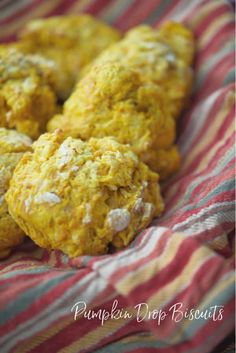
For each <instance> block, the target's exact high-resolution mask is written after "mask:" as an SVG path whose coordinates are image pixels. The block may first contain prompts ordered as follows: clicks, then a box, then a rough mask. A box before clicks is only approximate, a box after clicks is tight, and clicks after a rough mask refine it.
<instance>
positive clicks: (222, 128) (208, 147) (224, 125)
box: [184, 111, 234, 173]
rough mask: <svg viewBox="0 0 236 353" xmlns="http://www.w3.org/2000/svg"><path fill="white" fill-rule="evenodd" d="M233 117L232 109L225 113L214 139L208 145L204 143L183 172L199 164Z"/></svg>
mask: <svg viewBox="0 0 236 353" xmlns="http://www.w3.org/2000/svg"><path fill="white" fill-rule="evenodd" d="M233 118H234V112H233V111H232V112H231V113H229V114H228V115H227V117H226V118H225V121H224V124H222V125H221V126H220V127H219V129H218V131H217V133H216V136H215V139H214V140H213V141H211V142H210V143H209V144H208V145H206V146H205V147H204V149H202V150H201V151H200V152H199V153H198V154H197V156H196V157H195V158H194V160H193V162H192V163H190V164H189V165H188V167H187V168H185V170H184V171H185V173H191V171H193V170H195V169H197V167H198V166H199V164H200V163H201V160H202V158H204V157H205V156H206V154H207V152H208V151H209V150H210V149H211V148H213V147H214V145H215V143H217V141H219V140H220V139H223V138H224V133H225V131H226V130H227V129H228V127H229V125H230V124H232V121H233V120H232V119H233Z"/></svg>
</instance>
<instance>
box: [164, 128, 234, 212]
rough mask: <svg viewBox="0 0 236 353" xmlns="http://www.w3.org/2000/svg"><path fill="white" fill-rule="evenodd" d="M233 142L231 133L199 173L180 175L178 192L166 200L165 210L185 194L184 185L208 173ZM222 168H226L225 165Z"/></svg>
mask: <svg viewBox="0 0 236 353" xmlns="http://www.w3.org/2000/svg"><path fill="white" fill-rule="evenodd" d="M233 144H234V133H233V134H232V135H231V137H230V138H229V139H227V141H226V142H225V144H224V145H222V146H220V147H219V149H218V150H217V152H216V154H215V156H214V157H213V158H212V160H211V164H210V163H209V164H208V166H207V167H206V168H205V169H204V170H203V171H202V172H201V173H200V174H198V173H197V175H196V173H194V171H193V172H192V173H190V174H188V175H186V176H184V177H180V178H179V179H178V181H177V182H176V183H177V184H178V192H177V193H175V195H174V196H173V197H172V198H171V199H169V200H168V201H166V209H167V210H168V209H171V208H172V207H173V206H174V205H175V204H176V202H177V201H178V199H179V198H180V197H181V195H184V194H185V191H186V185H191V184H192V182H193V181H194V180H195V178H196V177H197V176H199V175H208V174H209V172H211V171H212V170H214V169H213V168H214V167H216V166H217V164H218V163H219V160H220V158H221V157H222V155H224V154H226V153H227V151H228V149H229V146H233ZM216 157H217V158H216ZM213 163H215V164H214V165H213ZM224 169H227V166H226V167H225V168H224ZM224 169H223V171H222V172H221V173H220V175H221V177H222V175H224ZM164 194H165V193H164ZM186 203H188V200H186Z"/></svg>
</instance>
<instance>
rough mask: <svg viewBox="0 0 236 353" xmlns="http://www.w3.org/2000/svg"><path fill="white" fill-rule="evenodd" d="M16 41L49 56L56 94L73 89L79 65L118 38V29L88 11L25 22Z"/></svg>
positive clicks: (65, 93)
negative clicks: (53, 72) (55, 80)
mask: <svg viewBox="0 0 236 353" xmlns="http://www.w3.org/2000/svg"><path fill="white" fill-rule="evenodd" d="M20 39H21V40H20V41H19V42H18V43H17V45H19V47H20V48H22V49H23V50H24V51H26V52H29V53H38V54H41V55H43V56H45V57H46V58H49V59H52V60H53V61H54V62H55V64H56V66H57V68H58V74H57V86H56V88H57V89H56V91H57V94H58V96H59V97H60V98H61V99H62V100H64V99H66V98H67V97H68V96H69V94H70V93H71V91H72V88H73V86H74V84H75V83H76V81H77V78H78V75H79V73H80V70H81V68H82V67H84V66H85V65H87V64H88V63H89V62H90V61H92V60H93V59H94V58H95V57H96V56H97V55H98V54H100V53H101V51H102V50H103V49H105V48H107V47H109V46H110V45H111V44H113V43H115V42H116V41H118V40H119V39H120V34H119V33H118V31H117V30H116V29H114V28H112V27H110V26H108V25H106V24H105V23H103V22H101V21H99V20H97V19H96V18H93V17H92V16H89V15H77V16H72V15H70V16H58V17H50V18H46V19H36V20H32V21H30V22H28V23H27V24H26V26H25V28H24V29H23V31H22V33H21V34H20Z"/></svg>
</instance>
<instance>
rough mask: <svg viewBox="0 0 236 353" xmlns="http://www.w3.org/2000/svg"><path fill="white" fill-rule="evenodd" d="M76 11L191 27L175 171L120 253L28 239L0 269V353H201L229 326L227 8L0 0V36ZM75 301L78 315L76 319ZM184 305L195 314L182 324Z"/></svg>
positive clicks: (126, 23)
mask: <svg viewBox="0 0 236 353" xmlns="http://www.w3.org/2000/svg"><path fill="white" fill-rule="evenodd" d="M81 11H84V12H89V13H91V14H94V15H96V16H98V17H100V18H102V19H103V20H105V21H107V22H109V23H112V24H114V25H115V26H116V27H118V28H120V29H121V30H123V31H126V30H127V29H128V28H130V27H133V26H135V25H137V24H139V23H142V22H145V23H149V24H151V25H153V26H158V25H159V24H160V22H163V21H165V20H167V19H170V18H171V19H175V20H178V21H182V22H184V23H186V24H187V25H188V26H189V27H190V28H191V29H192V30H193V32H194V34H195V37H196V41H197V55H196V60H195V72H196V80H195V88H194V95H193V98H192V101H191V102H190V104H189V108H188V109H187V110H186V112H185V113H184V114H183V116H182V118H181V121H180V123H179V137H178V143H179V145H180V150H181V154H182V157H183V163H182V168H181V170H180V172H179V173H178V174H177V175H175V176H174V177H173V178H172V179H171V180H169V181H168V182H166V183H165V184H164V185H163V193H164V197H165V202H166V211H165V214H164V215H163V217H162V218H160V219H158V220H155V221H154V222H153V223H152V225H151V226H150V227H149V228H148V229H146V230H145V231H143V232H142V233H141V234H139V235H138V236H137V237H136V239H135V240H134V241H133V243H132V244H131V245H130V246H129V247H128V248H126V249H125V250H123V251H121V252H119V253H116V254H112V255H105V256H83V257H79V258H77V259H74V260H69V259H68V258H67V257H66V256H65V255H62V254H61V253H59V252H56V251H54V252H51V253H49V252H47V251H45V250H43V249H40V248H37V247H36V246H35V245H34V244H33V243H32V242H30V240H28V241H26V242H25V243H24V244H23V245H22V246H21V247H20V248H19V249H17V250H16V251H15V252H14V253H13V254H12V255H11V256H10V257H9V258H8V259H6V260H5V261H2V262H1V264H0V265H1V272H0V307H1V315H0V347H1V348H0V351H1V352H2V353H8V352H9V353H13V352H14V353H29V352H30V353H51V352H59V353H78V352H99V353H110V352H113V353H128V352H132V353H142V352H147V353H152V352H157V353H182V352H186V353H207V352H210V351H211V350H212V349H213V348H214V347H215V346H216V345H217V344H218V343H219V342H220V341H222V340H223V339H224V338H225V337H226V336H227V335H228V334H229V333H230V332H231V331H232V329H233V326H234V258H233V251H232V249H233V237H234V232H233V227H234V165H235V159H234V156H235V151H234V84H233V82H234V15H233V7H232V5H230V3H229V2H226V1H223V0H215V1H212V0H200V1H199V0H163V1H161V0H148V1H141V0H114V1H110V0H81V1H78V0H64V1H63V0H50V1H46V0H21V1H14V0H2V1H1V2H0V39H1V41H4V40H5V41H10V40H12V39H13V38H14V36H15V34H16V32H17V31H18V29H19V28H20V27H21V26H22V25H23V23H25V21H27V20H28V19H29V18H35V17H39V16H51V15H55V14H61V13H78V12H81ZM78 302H81V303H80V304H79V303H78ZM83 302H84V303H83ZM76 303H77V306H76ZM85 303H86V305H87V310H86V315H85V313H83V314H82V312H81V315H79V314H78V315H77V317H76V320H75V311H74V309H76V307H77V309H81V310H82V306H83V305H85ZM142 303H143V304H142ZM144 303H145V304H144ZM116 304H117V308H116V310H118V309H120V310H121V312H120V316H122V317H120V318H119V315H118V314H119V313H118V312H117V311H116V312H114V310H113V317H112V312H111V311H112V307H113V309H114V305H116ZM73 306H74V307H73ZM180 306H181V307H180ZM216 306H222V308H223V311H222V312H221V314H222V318H221V319H220V317H218V315H219V314H220V312H219V310H218V311H217V315H216V317H209V315H208V314H207V313H209V312H210V311H211V310H214V308H216ZM72 307H73V310H72ZM135 307H136V309H135ZM138 309H140V311H139V312H138ZM174 309H176V310H177V309H179V312H178V315H177V312H175V311H174ZM190 309H194V310H195V312H194V313H202V317H200V318H199V317H196V318H195V317H192V318H191V317H187V315H186V313H187V312H189V310H190ZM218 309H219V307H218ZM89 310H91V311H90V315H92V313H93V314H94V313H95V314H97V317H95V316H96V315H95V314H94V317H93V318H91V317H88V316H89ZM99 310H100V311H99ZM154 310H156V311H154ZM197 310H199V312H197ZM99 313H100V314H102V313H103V314H104V315H105V318H104V322H101V317H99V316H98V314H99ZM122 313H123V315H121V314H122ZM141 314H142V316H141ZM165 314H166V315H167V316H166V317H165V318H164V316H163V315H165ZM184 314H185V315H184ZM114 315H116V317H114ZM204 315H205V316H204ZM139 319H140V320H139Z"/></svg>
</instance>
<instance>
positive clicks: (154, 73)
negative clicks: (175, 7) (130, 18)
mask: <svg viewBox="0 0 236 353" xmlns="http://www.w3.org/2000/svg"><path fill="white" fill-rule="evenodd" d="M193 55H194V39H193V35H192V33H191V32H190V31H189V30H188V29H187V28H186V27H185V26H183V25H182V24H180V23H175V22H167V23H164V24H163V25H162V26H161V27H160V28H159V29H157V30H155V29H152V28H151V27H150V26H147V25H141V26H138V27H135V28H133V29H131V30H130V31H129V32H127V34H126V35H125V37H124V38H123V39H122V40H121V41H119V42H118V43H116V44H114V45H112V46H111V47H109V48H108V49H107V50H105V51H104V52H102V53H101V55H99V56H98V58H97V59H96V60H95V61H94V63H92V64H91V65H94V64H102V63H105V62H107V61H109V62H115V63H120V64H123V65H125V66H127V67H130V68H133V69H134V70H137V71H138V72H139V73H140V76H141V79H142V80H144V81H145V82H153V83H155V84H157V85H159V86H160V87H161V89H162V90H163V92H164V93H165V96H166V105H168V108H169V110H170V112H171V114H172V116H173V117H175V118H177V117H178V116H179V113H180V111H181V110H182V108H183V107H184V104H185V102H186V99H187V98H188V97H189V95H190V93H191V86H192V76H193V71H192V69H191V67H190V65H191V64H192V60H193ZM91 65H88V66H87V67H86V68H85V69H84V72H82V74H81V76H84V75H85V74H86V73H87V72H88V71H89V69H90V68H91Z"/></svg>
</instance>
